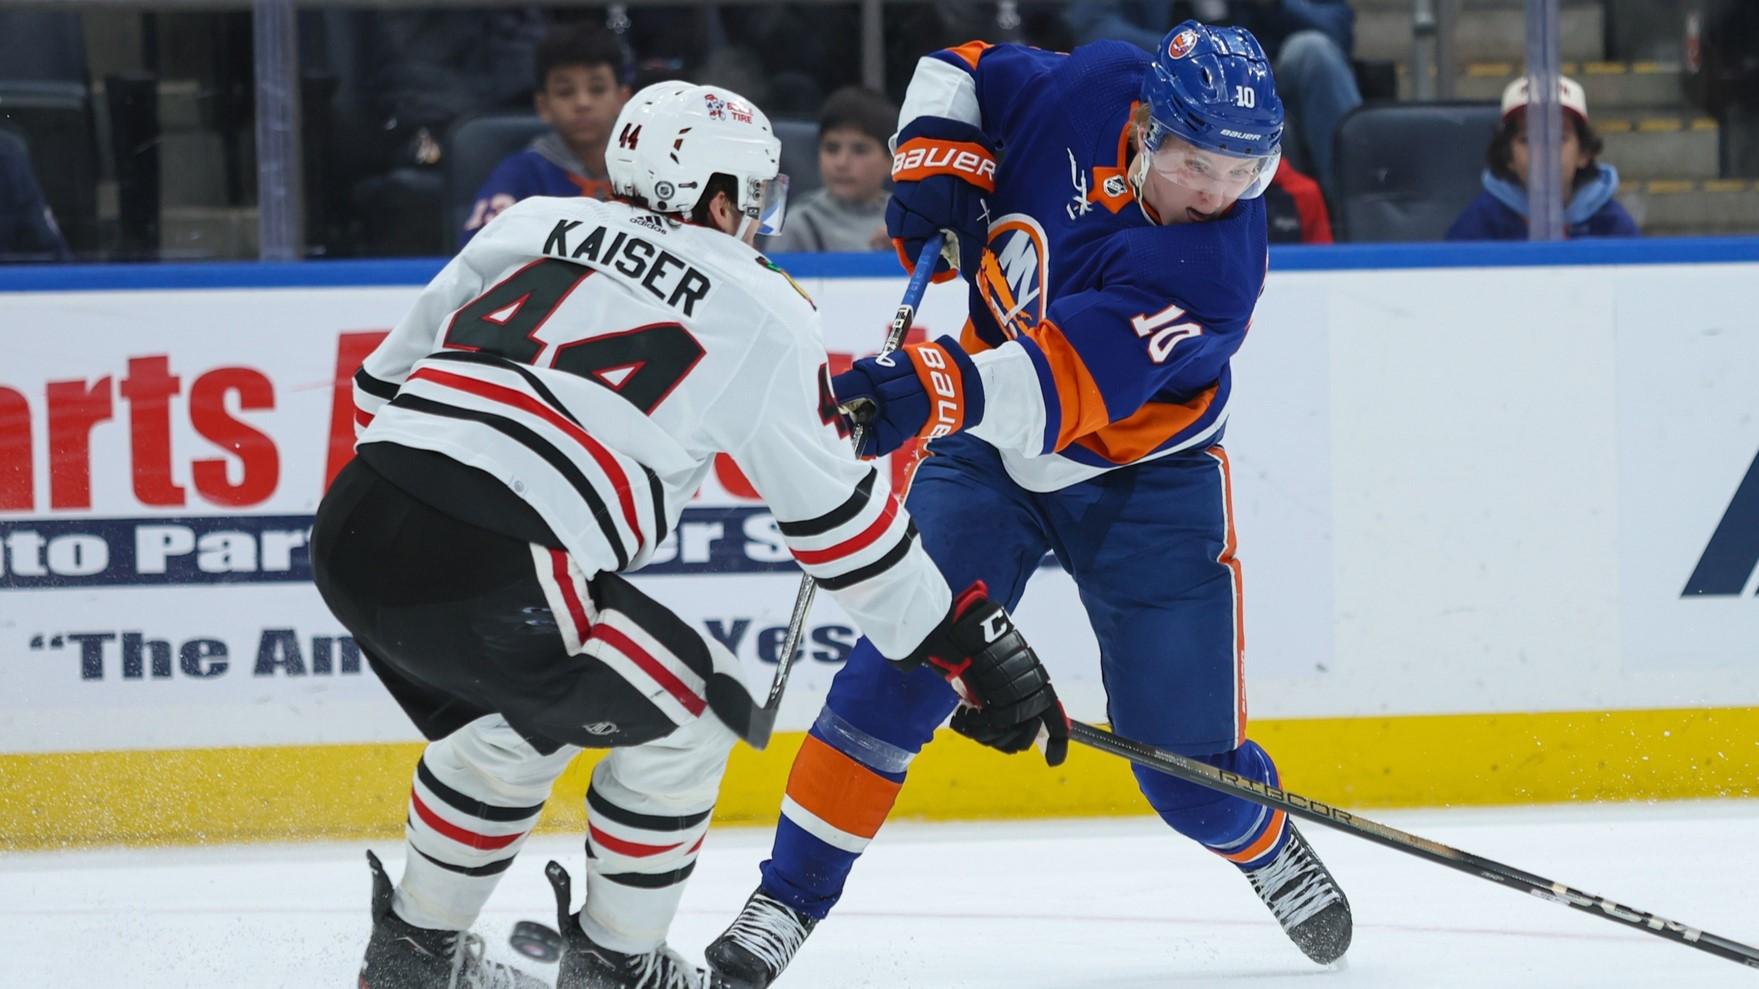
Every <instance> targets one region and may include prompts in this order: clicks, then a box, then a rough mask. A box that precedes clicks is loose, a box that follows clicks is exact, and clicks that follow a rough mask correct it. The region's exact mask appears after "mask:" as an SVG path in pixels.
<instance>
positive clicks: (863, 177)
mask: <svg viewBox="0 0 1759 989" xmlns="http://www.w3.org/2000/svg"><path fill="white" fill-rule="evenodd" d="M897 123H898V108H897V107H895V106H893V105H892V104H891V102H890V101H888V100H887V99H886V98H885V97H884V96H881V95H880V94H879V93H876V92H874V91H873V90H871V89H864V88H862V87H860V86H845V87H843V88H842V89H839V90H837V91H836V92H834V93H832V94H831V95H830V97H829V98H828V99H826V100H825V106H824V109H823V110H822V111H821V112H820V113H819V117H818V172H819V176H820V177H821V178H822V179H823V180H824V184H825V185H824V188H822V189H819V190H818V191H816V192H814V193H812V194H811V195H808V196H805V197H803V198H802V199H801V201H800V203H799V204H798V205H796V206H794V207H792V208H791V209H789V211H788V219H787V222H786V223H785V224H784V225H783V227H782V232H781V233H780V234H777V235H776V236H775V237H774V238H772V239H771V241H770V242H769V244H767V245H765V246H766V248H767V249H768V250H771V251H775V252H777V253H783V252H787V251H883V250H888V249H890V247H891V241H890V240H888V239H886V196H887V190H886V180H887V178H888V177H889V176H890V174H891V167H892V158H891V155H890V154H889V153H887V151H886V141H887V139H888V138H890V137H891V134H892V128H894V127H895V126H897Z"/></svg>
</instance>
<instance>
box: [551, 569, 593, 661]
mask: <svg viewBox="0 0 1759 989" xmlns="http://www.w3.org/2000/svg"><path fill="white" fill-rule="evenodd" d="M550 567H551V574H552V575H553V576H554V577H555V578H556V586H557V587H559V588H561V590H562V601H563V603H565V604H567V606H568V617H570V618H572V619H574V628H575V631H576V632H577V633H578V634H579V636H580V642H581V644H582V645H585V644H586V640H587V638H588V637H589V636H591V635H592V622H591V621H589V620H587V617H586V605H584V604H582V603H581V601H580V595H579V594H576V593H575V592H574V579H573V576H572V575H571V574H570V573H569V572H568V554H567V553H565V552H563V551H562V550H559V549H551V550H550Z"/></svg>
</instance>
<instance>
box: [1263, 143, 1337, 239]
mask: <svg viewBox="0 0 1759 989" xmlns="http://www.w3.org/2000/svg"><path fill="white" fill-rule="evenodd" d="M1264 212H1265V220H1266V223H1267V225H1268V227H1269V230H1270V242H1271V243H1273V244H1329V243H1331V242H1332V236H1331V214H1330V213H1329V212H1327V211H1326V208H1325V194H1324V193H1322V192H1320V191H1319V183H1318V182H1315V181H1313V179H1312V178H1311V177H1309V176H1307V175H1303V174H1302V173H1301V172H1300V171H1298V170H1297V169H1296V168H1295V167H1294V166H1293V165H1290V164H1289V163H1288V162H1283V163H1282V164H1281V165H1279V166H1278V167H1277V170H1276V176H1275V177H1274V178H1272V179H1271V185H1270V188H1268V189H1266V190H1264Z"/></svg>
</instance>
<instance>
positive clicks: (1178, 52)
mask: <svg viewBox="0 0 1759 989" xmlns="http://www.w3.org/2000/svg"><path fill="white" fill-rule="evenodd" d="M1196 47H1197V31H1196V29H1194V28H1186V29H1185V30H1183V31H1180V32H1179V33H1178V34H1175V35H1173V40H1171V41H1169V42H1167V57H1168V58H1184V57H1185V56H1187V55H1189V54H1191V51H1192V49H1194V48H1196Z"/></svg>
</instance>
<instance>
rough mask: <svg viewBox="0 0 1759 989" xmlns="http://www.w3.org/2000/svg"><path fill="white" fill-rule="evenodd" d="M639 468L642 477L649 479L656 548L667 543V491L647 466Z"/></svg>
mask: <svg viewBox="0 0 1759 989" xmlns="http://www.w3.org/2000/svg"><path fill="white" fill-rule="evenodd" d="M637 466H640V467H641V474H642V476H643V477H645V478H647V492H648V495H649V496H650V497H651V498H652V499H653V506H654V541H653V544H654V545H655V546H658V545H659V544H661V543H663V542H665V541H666V491H665V489H664V488H662V487H661V486H660V478H659V475H657V474H655V473H654V472H653V471H651V470H649V469H648V468H647V466H646V465H645V464H640V465H637Z"/></svg>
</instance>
